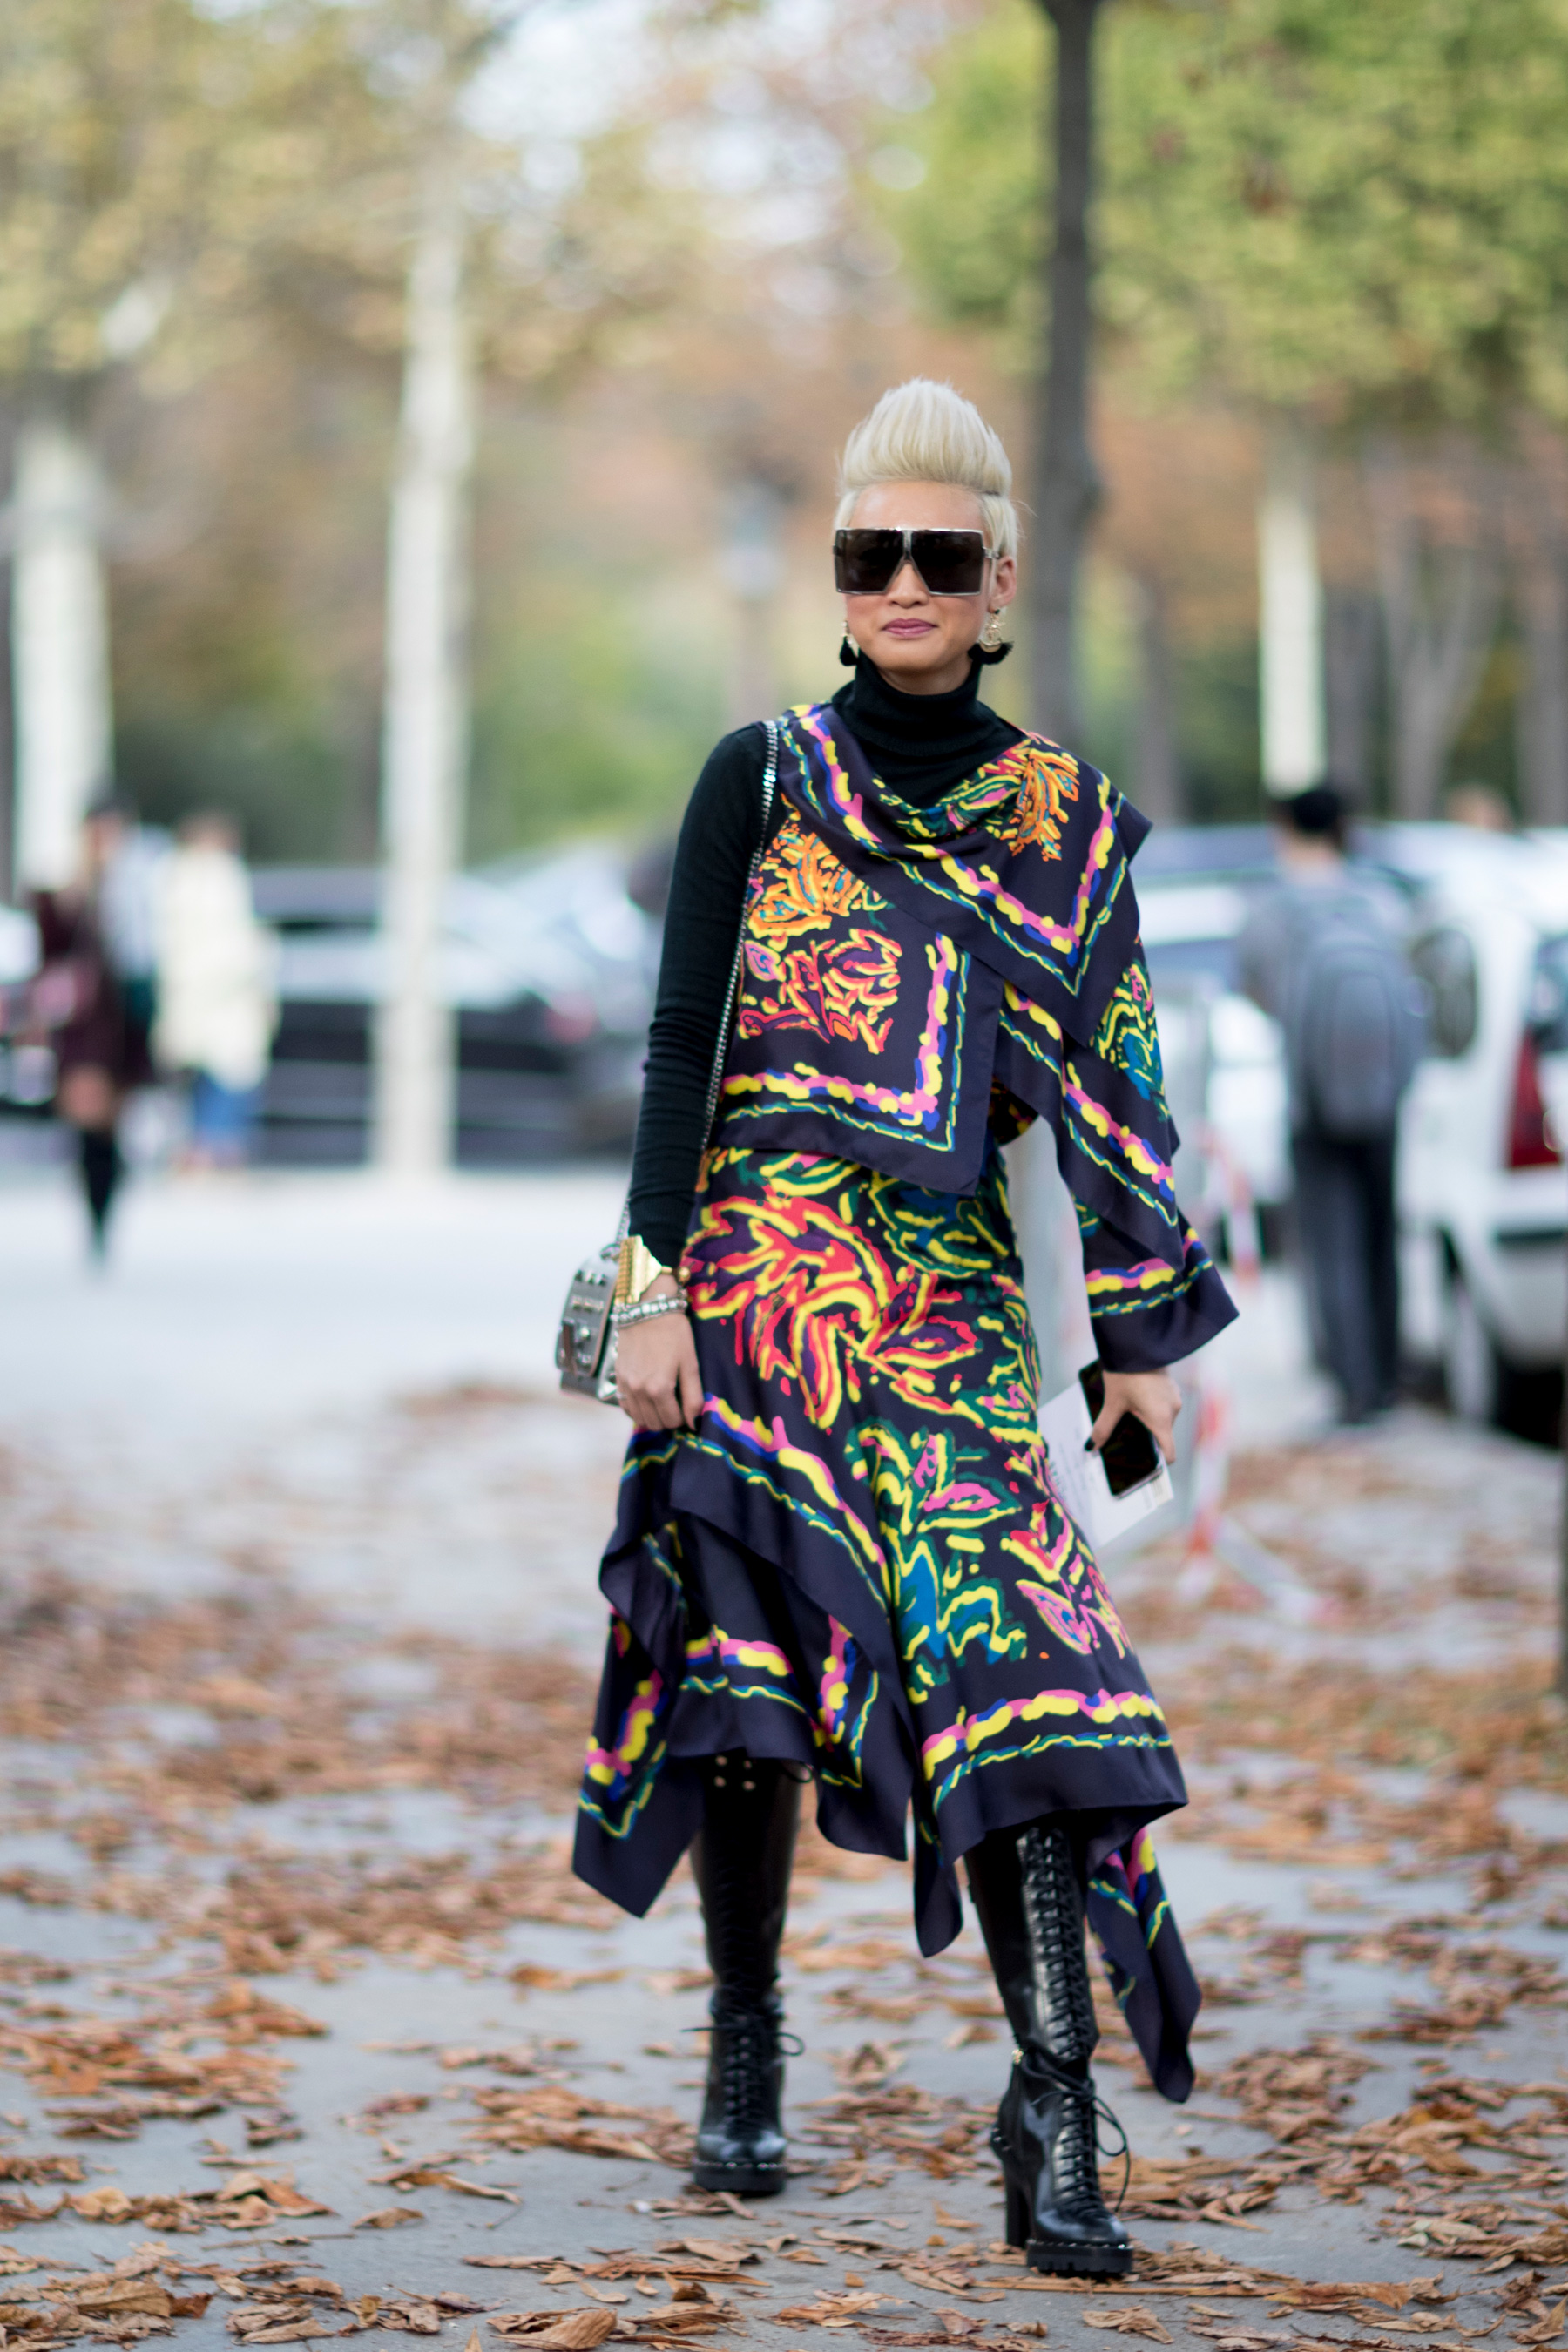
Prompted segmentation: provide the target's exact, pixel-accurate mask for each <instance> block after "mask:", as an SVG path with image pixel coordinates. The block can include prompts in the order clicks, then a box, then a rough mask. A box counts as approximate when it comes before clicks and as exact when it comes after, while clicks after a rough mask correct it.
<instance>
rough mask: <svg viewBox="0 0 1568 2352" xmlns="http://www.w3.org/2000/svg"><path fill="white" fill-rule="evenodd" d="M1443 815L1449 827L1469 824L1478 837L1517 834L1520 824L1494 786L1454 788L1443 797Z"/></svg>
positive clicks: (1458, 785) (1460, 786) (1482, 785)
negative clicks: (1480, 835)
mask: <svg viewBox="0 0 1568 2352" xmlns="http://www.w3.org/2000/svg"><path fill="white" fill-rule="evenodd" d="M1443 814H1444V816H1445V817H1446V818H1447V822H1448V823H1449V824H1468V825H1469V826H1470V827H1471V829H1472V830H1473V831H1474V832H1477V833H1517V832H1518V831H1519V825H1518V822H1517V820H1516V818H1515V816H1514V814H1513V811H1512V810H1511V809H1510V806H1509V804H1508V803H1507V801H1505V800H1504V798H1503V796H1502V794H1501V793H1500V792H1499V791H1498V790H1497V788H1496V786H1495V785H1493V784H1455V785H1453V786H1452V787H1451V789H1450V790H1449V791H1447V792H1446V793H1444V795H1443Z"/></svg>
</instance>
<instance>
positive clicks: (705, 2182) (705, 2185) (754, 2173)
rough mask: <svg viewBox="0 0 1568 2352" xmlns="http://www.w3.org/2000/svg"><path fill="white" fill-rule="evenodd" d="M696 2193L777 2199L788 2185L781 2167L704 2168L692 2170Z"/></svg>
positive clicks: (697, 2165) (785, 2170) (696, 2166)
mask: <svg viewBox="0 0 1568 2352" xmlns="http://www.w3.org/2000/svg"><path fill="white" fill-rule="evenodd" d="M691 2178H692V2179H693V2180H695V2182H696V2183H697V2186H698V2187H699V2189H728V2190H729V2192H730V2194H731V2197H777V2196H779V2195H781V2194H782V2193H783V2191H784V2188H785V2187H786V2186H787V2184H788V2181H789V2169H788V2167H787V2166H785V2165H783V2164H704V2163H703V2162H702V2161H701V2160H700V2158H699V2160H698V2161H697V2162H696V2163H695V2164H694V2165H693V2166H692V2168H691Z"/></svg>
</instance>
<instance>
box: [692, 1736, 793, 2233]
mask: <svg viewBox="0 0 1568 2352" xmlns="http://www.w3.org/2000/svg"><path fill="white" fill-rule="evenodd" d="M799 1811H800V1785H799V1783H798V1781H796V1780H795V1779H793V1778H792V1777H791V1775H790V1773H789V1772H788V1770H787V1769H785V1767H784V1766H783V1765H782V1764H777V1763H770V1762H763V1763H754V1762H753V1761H752V1759H751V1758H750V1757H749V1756H746V1755H744V1754H737V1755H730V1756H715V1757H714V1758H713V1759H712V1760H711V1763H710V1767H709V1780H708V1788H707V1791H706V1796H705V1801H704V1809H703V1820H702V1830H701V1834H700V1836H699V1838H698V1840H697V1842H696V1843H695V1845H694V1846H693V1847H692V1849H691V1867H692V1872H693V1874H694V1876H695V1877H696V1880H697V1885H698V1891H699V1893H700V1895H701V1897H702V1917H703V1923H704V1925H705V1927H706V1928H707V1932H708V1962H709V1966H710V1968H711V1969H712V1971H713V1981H714V1987H715V1990H714V1994H713V2000H712V2004H711V2007H710V2011H709V2014H710V2018H711V2020H712V2024H711V2026H710V2038H709V2043H708V2091H707V2095H706V2097H705V2098H704V2100H703V2103H702V2121H701V2123H700V2125H699V2126H698V2131H697V2159H696V2162H695V2163H694V2164H693V2165H692V2168H691V2172H692V2178H693V2179H695V2180H696V2182H697V2184H698V2186H699V2187H700V2188H702V2189H730V2190H731V2192H732V2193H733V2194H735V2195H737V2196H740V2197H776V2196H777V2195H778V2193H779V2191H780V2189H782V2188H783V2187H784V2181H785V2179H786V2178H787V2177H788V2176H787V2174H786V2172H785V2169H784V2148H785V2142H784V2130H783V2127H782V2126H781V2123H780V2106H781V2103H782V2101H783V2097H784V2047H785V2040H784V2033H783V2032H782V2027H783V2021H784V2004H783V2002H782V2001H781V2000H780V1999H779V1997H778V1993H777V1991H776V1990H775V1989H774V1988H775V1982H776V1979H777V1976H778V1958H779V1944H780V1941H781V1939H782V1937H783V1936H784V1912H785V1909H786V1907H787V1905H788V1901H789V1874H790V1864H791V1862H792V1860H793V1858H794V1855H795V1823H796V1820H797V1818H798V1815H799ZM795 2046H796V2047H798V2046H799V2045H798V2044H796V2045H795Z"/></svg>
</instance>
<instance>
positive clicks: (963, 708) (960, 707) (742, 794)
mask: <svg viewBox="0 0 1568 2352" xmlns="http://www.w3.org/2000/svg"><path fill="white" fill-rule="evenodd" d="M979 681H980V670H979V667H978V666H976V667H972V668H971V670H970V673H969V677H968V678H967V680H966V681H965V683H964V684H963V686H961V687H958V688H956V689H955V690H954V691H953V692H952V694H900V692H899V690H898V688H896V687H891V686H889V684H888V682H887V680H886V678H884V677H883V676H882V674H881V672H880V670H879V669H877V668H875V667H873V666H872V664H871V663H870V662H868V660H867V659H866V658H865V656H864V655H862V656H861V658H860V661H859V663H858V667H857V668H856V672H855V676H854V677H853V678H852V679H851V680H850V682H849V684H848V685H847V686H845V687H842V688H840V689H839V691H838V693H837V694H836V695H835V696H834V698H833V708H834V709H835V710H837V712H838V714H839V716H840V717H841V718H842V719H844V720H845V722H846V724H847V726H848V728H849V730H850V732H851V733H852V734H853V735H854V737H855V739H856V740H857V741H858V743H859V745H860V747H861V749H862V751H864V752H865V754H866V757H867V759H868V761H870V763H871V769H872V772H873V774H875V775H876V776H877V777H879V779H880V781H881V782H883V783H884V784H886V786H887V787H888V790H889V792H890V793H896V794H897V795H898V797H899V799H900V800H905V801H910V802H912V803H914V804H915V805H916V806H917V807H922V808H924V807H929V806H930V804H931V802H932V801H937V800H940V799H941V798H942V794H943V793H950V792H952V789H953V787H954V786H955V785H956V784H960V783H962V782H963V779H964V778H965V776H970V775H973V772H974V771H975V769H976V768H978V767H980V766H982V765H983V764H984V761H987V760H994V759H996V758H997V757H999V755H1000V754H1001V753H1002V752H1003V751H1005V750H1006V749H1007V747H1008V745H1009V744H1010V743H1016V742H1017V741H1018V740H1019V730H1017V728H1016V727H1010V726H1009V725H1008V724H1007V722H1006V720H1005V719H998V718H997V716H996V714H995V712H994V710H988V709H986V707H985V705H984V703H983V702H981V701H980V700H979V699H978V698H977V688H978V686H979ZM765 765H766V739H765V737H764V736H763V730H762V729H761V728H760V727H742V728H741V729H740V730H738V731H737V732H736V733H735V734H733V735H726V736H725V737H724V739H723V740H722V741H721V743H720V744H718V745H717V747H716V748H715V750H714V751H713V752H712V754H711V755H710V758H709V760H708V762H707V764H706V766H705V767H704V768H703V771H702V773H701V774H700V776H699V778H698V779H697V787H696V790H695V791H694V792H693V793H692V795H691V799H690V802H689V805H688V808H687V811H686V817H685V822H684V823H683V824H682V825H681V828H680V840H679V845H677V848H676V853H675V870H674V873H673V875H672V877H671V880H670V887H669V908H668V913H667V915H666V917H665V926H664V957H663V961H662V962H661V964H660V966H659V974H658V1004H657V1006H656V1008H655V1011H654V1016H653V1026H652V1028H651V1030H650V1032H649V1034H648V1053H647V1080H646V1083H645V1086H644V1089H643V1101H642V1114H641V1117H640V1118H638V1120H637V1150H636V1152H635V1154H634V1156H633V1160H632V1194H631V1229H632V1231H633V1233H634V1234H641V1235H642V1237H643V1239H644V1241H645V1242H647V1245H648V1247H649V1249H651V1250H652V1252H653V1254H654V1255H655V1256H656V1257H657V1258H659V1259H660V1260H661V1261H662V1262H663V1263H664V1264H665V1265H674V1264H675V1261H676V1259H677V1258H678V1257H679V1255H680V1249H681V1244H683V1242H684V1241H685V1239H686V1228H687V1225H688V1223H689V1221H690V1216H691V1202H692V1196H693V1195H694V1193H695V1192H696V1190H697V1167H698V1161H699V1160H700V1158H701V1154H702V1141H703V1137H702V1115H703V1111H704V1109H705V1108H706V1107H707V1101H708V1082H709V1077H710V1074H711V1071H712V1067H713V1049H714V1047H715V1045H717V1043H718V1034H719V1015H720V1013H721V1011H722V1009H723V1003H724V991H725V989H726V987H727V986H728V984H729V979H730V967H731V961H732V959H733V957H734V953H735V940H736V938H737V935H738V933H739V930H740V925H741V914H742V898H744V896H745V888H746V876H747V873H748V872H749V870H750V868H751V863H752V856H753V853H754V852H755V850H756V847H757V843H758V839H759V837H760V835H761V833H762V820H763V769H764V767H765ZM783 814H784V808H783V796H782V794H781V795H779V796H778V797H776V798H775V800H774V802H773V820H772V824H770V827H769V836H770V838H771V837H772V835H773V833H774V832H776V831H777V829H778V825H779V823H780V821H781V819H782V816H783Z"/></svg>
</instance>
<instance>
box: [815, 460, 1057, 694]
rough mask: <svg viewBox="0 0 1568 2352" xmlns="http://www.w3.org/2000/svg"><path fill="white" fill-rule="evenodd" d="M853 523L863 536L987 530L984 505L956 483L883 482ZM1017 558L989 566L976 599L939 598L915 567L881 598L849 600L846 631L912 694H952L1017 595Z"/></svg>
mask: <svg viewBox="0 0 1568 2352" xmlns="http://www.w3.org/2000/svg"><path fill="white" fill-rule="evenodd" d="M850 521H851V523H852V525H853V526H854V528H855V529H857V530H982V529H983V528H984V525H983V523H982V520H981V512H980V501H979V499H977V498H976V497H975V496H974V493H973V491H972V490H960V489H955V488H953V486H952V484H951V483H949V482H879V484H878V485H877V487H876V488H875V489H871V490H862V492H861V493H860V496H859V498H858V499H857V500H856V502H855V512H854V514H853V515H852V516H851V517H850ZM1017 585H1018V567H1017V565H1016V562H1014V560H1013V558H1012V557H1011V556H1010V555H1004V556H1000V557H998V558H996V559H994V560H993V561H992V562H987V564H986V566H985V577H984V582H983V583H982V586H981V589H980V592H979V593H978V594H976V595H973V596H933V595H931V593H930V592H929V590H928V589H927V588H926V586H925V585H924V583H923V582H922V581H921V577H920V574H919V573H918V572H916V570H915V568H914V566H913V564H912V563H906V564H905V565H904V567H903V569H902V571H901V572H900V573H899V575H898V577H897V578H896V579H894V580H890V581H889V583H888V585H887V587H886V588H884V589H883V591H882V592H881V593H880V595H877V596H846V597H845V599H844V625H845V627H846V628H847V630H848V632H849V635H851V636H852V637H853V638H854V640H855V643H856V644H857V645H858V646H859V648H860V650H861V652H862V653H863V654H865V655H866V656H868V659H870V660H871V661H874V662H875V663H876V665H877V667H878V668H879V670H880V671H881V672H882V675H883V676H884V677H886V678H887V679H888V680H889V682H890V683H891V684H892V685H894V686H897V687H899V688H901V689H902V690H903V692H904V693H905V694H950V693H951V692H952V689H953V688H954V687H959V686H962V685H963V681H964V679H965V678H966V677H968V676H969V649H970V647H971V646H973V643H974V641H975V639H976V638H977V637H978V636H979V635H980V632H981V630H982V629H983V628H984V626H985V624H986V621H987V619H988V618H989V617H990V615H991V614H992V613H993V612H998V611H1000V610H1001V608H1002V606H1003V605H1004V604H1011V603H1012V601H1013V598H1014V596H1015V595H1016V593H1017Z"/></svg>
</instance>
